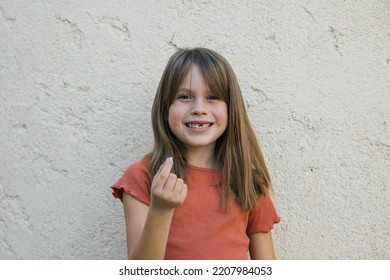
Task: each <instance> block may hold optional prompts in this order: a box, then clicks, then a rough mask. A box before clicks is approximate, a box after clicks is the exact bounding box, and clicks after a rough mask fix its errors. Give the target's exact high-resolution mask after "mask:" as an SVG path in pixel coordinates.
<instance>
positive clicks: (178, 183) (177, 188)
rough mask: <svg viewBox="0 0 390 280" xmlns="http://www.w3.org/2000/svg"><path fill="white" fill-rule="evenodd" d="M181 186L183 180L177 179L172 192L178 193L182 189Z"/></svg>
mask: <svg viewBox="0 0 390 280" xmlns="http://www.w3.org/2000/svg"><path fill="white" fill-rule="evenodd" d="M183 185H184V181H183V179H181V178H177V180H176V182H175V184H174V186H173V188H172V191H173V192H176V193H180V192H181V189H182V188H183Z"/></svg>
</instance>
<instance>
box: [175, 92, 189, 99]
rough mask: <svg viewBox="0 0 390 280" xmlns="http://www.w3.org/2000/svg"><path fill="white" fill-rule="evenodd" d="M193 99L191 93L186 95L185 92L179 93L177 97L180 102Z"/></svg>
mask: <svg viewBox="0 0 390 280" xmlns="http://www.w3.org/2000/svg"><path fill="white" fill-rule="evenodd" d="M191 98H192V96H191V95H190V94H189V93H185V92H183V93H179V94H178V95H177V99H179V100H190V99H191Z"/></svg>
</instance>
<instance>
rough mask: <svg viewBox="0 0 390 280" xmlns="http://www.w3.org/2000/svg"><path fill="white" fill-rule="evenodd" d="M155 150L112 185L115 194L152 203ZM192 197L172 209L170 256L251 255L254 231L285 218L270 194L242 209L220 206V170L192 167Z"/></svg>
mask: <svg viewBox="0 0 390 280" xmlns="http://www.w3.org/2000/svg"><path fill="white" fill-rule="evenodd" d="M149 160H150V156H144V157H143V158H142V159H141V160H140V161H138V162H135V163H133V164H132V165H130V166H129V167H128V168H127V169H126V171H125V173H124V174H123V175H122V177H121V178H120V179H119V180H118V181H117V182H116V183H115V184H114V185H113V186H112V189H113V195H114V196H115V197H116V198H120V199H122V196H123V191H125V192H126V193H128V194H130V195H132V196H133V197H134V198H136V199H137V200H139V201H140V202H143V203H145V204H146V205H148V206H149V205H150V187H151V180H150V178H149V175H148V163H149ZM188 168H189V169H188V179H187V181H186V182H185V183H186V184H187V186H188V192H187V197H186V199H185V201H184V203H183V204H181V205H179V206H178V207H177V208H176V209H175V212H174V214H173V219H172V223H171V228H170V231H169V236H168V243H167V248H166V252H165V259H171V260H178V259H182V260H184V259H188V260H200V259H216V260H225V259H237V260H238V259H248V248H249V237H248V236H249V235H250V234H253V233H256V232H269V231H270V230H271V229H272V227H273V225H274V224H275V223H278V222H279V221H280V218H279V216H278V214H277V213H276V210H275V207H274V205H273V203H272V201H271V199H270V197H269V194H267V195H266V196H259V206H258V207H257V208H256V209H254V210H252V211H243V210H242V208H241V206H240V205H239V204H237V203H236V202H235V201H234V200H232V201H231V202H230V204H229V208H228V211H227V212H226V213H223V212H221V211H220V209H219V201H220V190H219V189H218V188H217V187H216V186H215V182H216V178H218V177H216V176H220V175H221V172H220V171H216V170H213V169H206V168H200V167H195V166H189V167H188Z"/></svg>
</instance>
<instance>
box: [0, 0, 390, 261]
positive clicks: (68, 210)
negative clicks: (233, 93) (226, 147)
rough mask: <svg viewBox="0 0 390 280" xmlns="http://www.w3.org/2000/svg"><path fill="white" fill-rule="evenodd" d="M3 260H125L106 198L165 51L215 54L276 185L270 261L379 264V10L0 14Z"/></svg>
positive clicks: (300, 5) (118, 215) (385, 85)
mask: <svg viewBox="0 0 390 280" xmlns="http://www.w3.org/2000/svg"><path fill="white" fill-rule="evenodd" d="M0 38H1V39H0V121H1V123H0V132H1V133H0V143H1V145H0V158H1V160H0V259H121V258H126V247H125V228H124V219H123V213H122V206H121V203H120V201H118V200H114V199H113V198H112V197H111V193H110V189H109V187H110V185H111V184H112V183H113V182H114V181H115V180H116V179H118V177H119V176H120V175H121V174H122V172H123V171H124V169H125V168H126V167H127V165H128V164H129V163H131V162H132V161H134V160H136V159H138V158H139V157H140V156H141V155H143V154H144V153H146V152H147V151H148V150H149V148H150V147H151V143H152V134H151V129H150V108H151V104H152V99H153V96H154V92H155V90H156V87H157V84H158V81H159V78H160V76H161V74H162V71H163V68H164V66H165V63H166V62H167V59H168V58H169V56H170V55H171V54H172V53H173V52H174V51H175V50H176V48H177V47H194V46H204V47H208V48H212V49H215V50H217V51H218V52H220V53H221V54H223V55H224V56H225V57H226V58H227V59H228V60H229V61H230V62H231V64H232V66H233V68H234V69H235V71H236V73H237V76H238V78H239V82H240V85H241V87H242V90H243V93H244V96H245V99H246V102H247V105H248V110H249V114H250V117H251V119H252V121H253V125H254V127H255V129H256V131H257V133H258V135H259V139H260V141H261V145H262V148H263V152H264V154H265V156H266V159H267V162H268V165H269V169H270V172H271V175H272V177H273V180H274V187H275V190H276V194H275V197H274V201H275V204H276V207H277V209H278V211H279V214H280V215H281V217H282V222H281V223H280V224H279V225H277V226H276V227H275V229H274V241H275V248H276V253H277V256H278V257H279V258H281V259H389V258H390V246H389V244H390V237H389V232H390V219H389V213H390V204H389V203H390V195H389V188H390V81H389V77H390V4H389V1H387V0H382V1H373V0H360V1H359V0H356V1H339V0H329V1H309V0H308V1H281V0H279V1H274V0H272V1H271V0H268V1H238V0H235V1H207V0H204V1H195V0H194V1H186V0H182V1H179V0H168V1H150V0H149V1H124V0H123V1H118V0H114V1H102V0H99V1H92V0H91V1H85V0H84V1H49V0H46V1H13V0H1V1H0Z"/></svg>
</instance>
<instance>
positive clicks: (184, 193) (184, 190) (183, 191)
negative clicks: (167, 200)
mask: <svg viewBox="0 0 390 280" xmlns="http://www.w3.org/2000/svg"><path fill="white" fill-rule="evenodd" d="M187 191H188V187H187V185H186V184H183V187H182V189H181V192H180V195H179V197H180V201H181V202H183V201H184V200H185V199H186V197H187Z"/></svg>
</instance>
